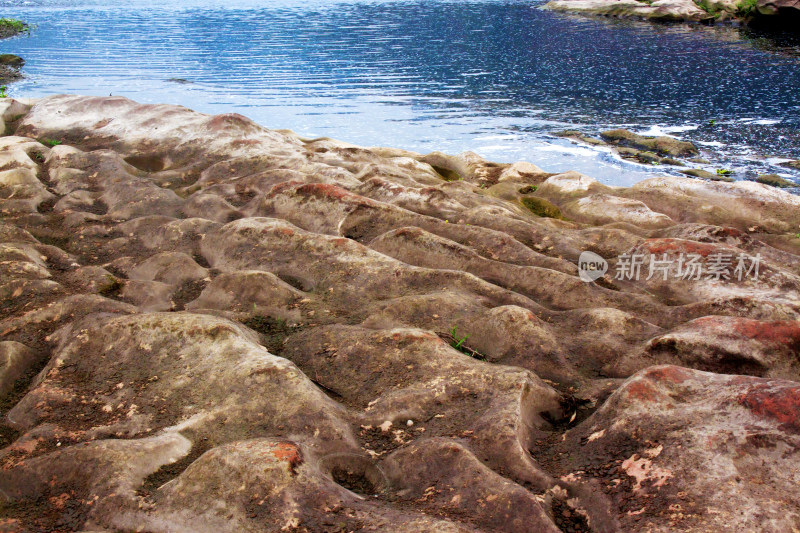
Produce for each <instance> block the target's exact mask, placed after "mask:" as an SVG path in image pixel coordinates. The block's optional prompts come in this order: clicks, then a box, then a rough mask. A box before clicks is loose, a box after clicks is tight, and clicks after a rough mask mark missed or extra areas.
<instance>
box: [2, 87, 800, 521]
mask: <svg viewBox="0 0 800 533" xmlns="http://www.w3.org/2000/svg"><path fill="white" fill-rule="evenodd" d="M2 106H3V107H2V109H3V119H4V121H5V123H6V125H7V133H8V135H6V136H4V137H0V214H2V221H1V222H0V273H2V276H0V294H2V301H1V303H0V306H1V307H0V409H2V416H3V419H2V423H0V445H2V450H0V516H2V518H0V531H48V532H49V531H132V530H136V531H153V532H183V531H185V532H205V531H208V532H212V531H213V532H217V531H231V532H234V531H236V532H238V531H268V532H272V531H274V532H279V531H289V532H334V531H335V532H341V531H382V532H387V531H391V532H408V533H416V532H431V533H434V532H436V533H439V532H512V531H513V532H516V531H542V532H552V533H557V532H559V531H573V532H574V531H578V532H585V531H593V532H612V531H677V530H680V531H697V532H700V531H731V532H733V531H749V530H760V531H775V532H783V531H792V530H793V528H794V529H797V528H800V506H798V503H797V502H798V501H800V492H798V489H797V487H798V486H800V483H798V482H800V467H798V464H800V463H798V457H797V450H798V449H800V439H799V438H798V435H800V414H799V413H800V385H799V384H798V381H800V363H798V361H800V359H798V354H799V352H800V260H798V259H799V258H798V256H800V239H798V237H797V235H798V232H800V198H798V197H797V196H794V195H792V194H789V193H788V192H786V191H783V190H781V189H777V188H774V187H770V186H767V185H763V184H759V183H754V182H736V183H723V182H708V181H701V180H696V179H691V178H688V177H687V178H673V177H657V178H652V179H650V180H646V181H644V182H641V183H639V184H637V185H636V186H634V187H631V188H627V189H626V188H617V187H608V186H605V185H603V184H601V183H599V182H597V181H595V180H594V179H592V178H591V177H588V176H584V175H581V174H579V173H576V172H567V173H563V174H558V175H552V174H548V173H546V172H544V171H543V170H542V169H539V168H538V167H536V166H534V165H532V164H529V163H518V164H515V165H505V164H496V163H491V162H488V161H484V160H483V159H481V158H479V157H478V156H476V155H475V154H471V153H466V154H461V155H458V156H449V155H446V154H442V153H438V152H437V153H433V154H426V155H423V154H416V153H412V152H406V151H402V150H397V149H391V148H363V147H358V146H353V145H350V144H347V143H343V142H339V141H335V140H332V139H327V138H322V139H303V138H300V137H299V136H297V135H295V134H293V133H291V132H287V131H271V130H267V129H264V128H262V127H260V126H258V125H256V124H254V123H253V122H251V121H249V120H248V119H246V118H244V117H242V116H239V115H220V116H207V115H203V114H200V113H195V112H193V111H190V110H188V109H185V108H180V107H174V106H154V105H139V104H137V103H135V102H132V101H130V100H126V99H124V98H112V97H109V98H96V97H77V96H53V97H49V98H45V99H42V100H39V101H36V102H32V103H22V102H17V101H12V100H5V101H3V102H2ZM40 141H46V142H40ZM625 142H628V141H625ZM673 147H675V148H676V149H680V150H682V152H681V153H682V154H684V155H685V154H686V153H689V152H690V151H687V150H689V149H688V147H681V146H680V145H675V146H673ZM652 148H653V147H650V148H649V149H652ZM656 148H657V147H656ZM657 150H658V151H661V152H662V153H664V154H667V153H671V152H670V150H671V149H670V150H667V149H666V147H662V148H657ZM542 206H544V207H546V209H544V207H542ZM555 213H557V214H558V216H554V214H555ZM539 215H547V216H539ZM589 251H590V252H593V253H595V254H598V255H599V256H601V258H604V259H606V260H608V272H607V273H606V274H605V276H603V277H602V278H600V279H598V280H597V281H596V282H594V283H588V282H584V281H581V278H580V277H579V266H580V265H579V258H580V257H581V255H582V253H583V252H589ZM632 258H637V259H636V260H637V261H639V264H640V269H641V271H640V275H639V276H635V275H633V272H632V271H631V269H630V268H629V267H630V264H631V261H632ZM725 260H727V261H728V263H725ZM581 261H583V259H581ZM691 265H700V266H701V267H702V268H704V269H705V270H704V271H703V273H702V275H696V274H697V272H696V270H689V269H690V266H691ZM726 265H727V268H725V269H722V268H721V267H722V266H726ZM692 268H694V267H692ZM651 269H652V270H651ZM715 273H716V274H715ZM648 274H650V275H648ZM678 365H679V366H678ZM699 473H701V474H699Z"/></svg>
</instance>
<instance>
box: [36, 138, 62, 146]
mask: <svg viewBox="0 0 800 533" xmlns="http://www.w3.org/2000/svg"><path fill="white" fill-rule="evenodd" d="M39 142H40V143H42V144H44V145H46V146H50V147H53V146H58V145H59V144H61V141H56V140H55V139H40V140H39Z"/></svg>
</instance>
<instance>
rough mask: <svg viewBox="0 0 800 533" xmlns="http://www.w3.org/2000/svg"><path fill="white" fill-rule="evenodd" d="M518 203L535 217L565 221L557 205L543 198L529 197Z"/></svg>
mask: <svg viewBox="0 0 800 533" xmlns="http://www.w3.org/2000/svg"><path fill="white" fill-rule="evenodd" d="M520 202H521V203H522V205H524V206H525V207H527V208H528V210H529V211H530V212H531V213H533V214H534V215H536V216H537V217H545V218H557V219H559V220H565V218H564V215H563V214H562V213H561V209H559V208H558V206H557V205H555V204H553V203H551V202H548V201H547V200H545V199H543V198H536V197H535V196H531V197H528V198H522V199H521V200H520Z"/></svg>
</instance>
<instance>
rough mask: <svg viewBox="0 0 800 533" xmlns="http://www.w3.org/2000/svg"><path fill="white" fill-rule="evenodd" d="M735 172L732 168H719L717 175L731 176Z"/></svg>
mask: <svg viewBox="0 0 800 533" xmlns="http://www.w3.org/2000/svg"><path fill="white" fill-rule="evenodd" d="M731 174H733V171H732V170H728V169H727V168H718V169H717V176H730V175H731Z"/></svg>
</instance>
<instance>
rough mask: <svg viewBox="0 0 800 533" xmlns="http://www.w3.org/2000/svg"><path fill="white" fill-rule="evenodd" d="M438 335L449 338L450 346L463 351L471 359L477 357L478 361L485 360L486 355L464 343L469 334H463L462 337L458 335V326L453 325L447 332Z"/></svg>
mask: <svg viewBox="0 0 800 533" xmlns="http://www.w3.org/2000/svg"><path fill="white" fill-rule="evenodd" d="M439 336H440V337H442V338H446V339H449V340H450V346H452V347H453V348H455V349H456V350H458V351H459V352H461V353H463V354H464V355H468V356H470V357H472V358H473V359H477V360H478V361H486V356H485V355H484V354H482V353H481V352H479V351H478V350H473V349H472V348H470V347H468V346H467V345H466V344H465V343H466V342H467V339H468V338H469V335H464V336H463V337H459V336H458V327H457V326H453V328H452V329H451V330H450V333H449V334H441V333H440V334H439Z"/></svg>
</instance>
